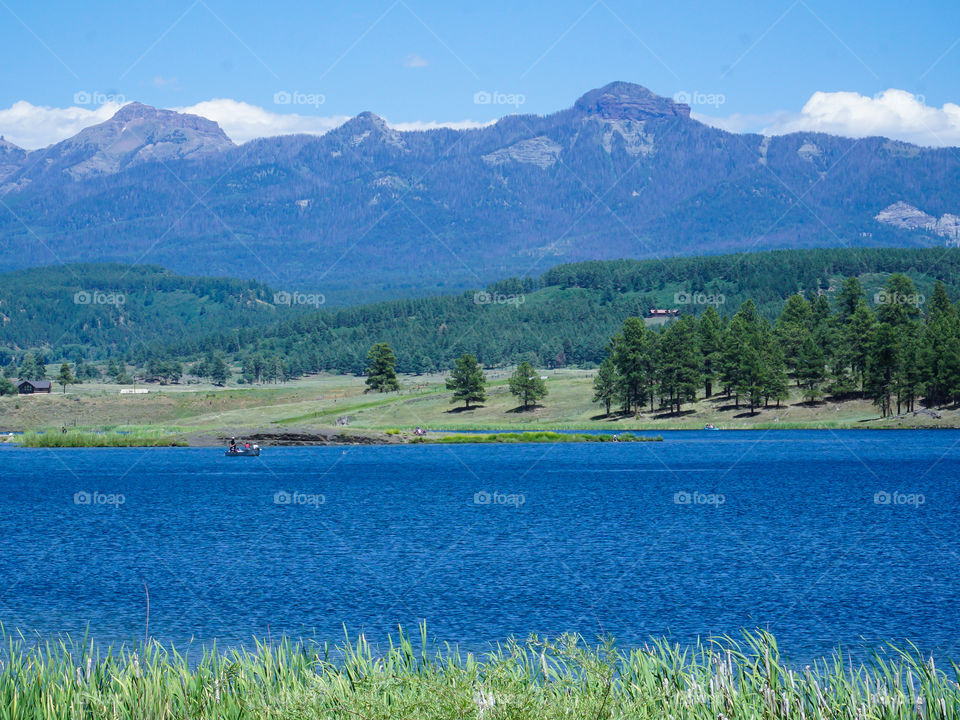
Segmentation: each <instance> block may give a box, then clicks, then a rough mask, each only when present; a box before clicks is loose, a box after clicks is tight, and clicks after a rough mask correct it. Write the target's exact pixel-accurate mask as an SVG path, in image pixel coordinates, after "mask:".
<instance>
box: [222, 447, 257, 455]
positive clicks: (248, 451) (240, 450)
mask: <svg viewBox="0 0 960 720" xmlns="http://www.w3.org/2000/svg"><path fill="white" fill-rule="evenodd" d="M223 454H224V455H226V456H227V457H256V456H257V455H259V454H260V446H259V445H251V446H250V447H248V448H245V447H240V446H239V445H238V446H236V447H233V448H227V450H226V452H224V453H223Z"/></svg>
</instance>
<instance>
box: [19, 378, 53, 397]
mask: <svg viewBox="0 0 960 720" xmlns="http://www.w3.org/2000/svg"><path fill="white" fill-rule="evenodd" d="M17 392H19V393H20V394H21V395H33V394H34V393H48V392H50V381H49V380H21V381H20V384H19V385H17Z"/></svg>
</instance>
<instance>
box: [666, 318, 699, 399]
mask: <svg viewBox="0 0 960 720" xmlns="http://www.w3.org/2000/svg"><path fill="white" fill-rule="evenodd" d="M657 346H658V348H659V353H658V355H657V365H658V375H659V393H660V397H661V401H662V400H663V399H666V400H667V402H668V403H669V406H670V410H671V412H673V411H675V412H677V413H679V412H680V409H681V406H682V404H683V403H684V402H689V401H692V400H696V397H697V387H698V386H699V385H700V350H699V347H698V346H697V331H696V322H695V321H694V319H693V318H692V317H690V316H689V315H686V316H684V317H682V318H680V319H679V320H676V321H674V322H672V323H670V324H669V325H668V326H667V328H666V330H664V331H663V333H662V335H661V336H660V339H659V342H658V343H657Z"/></svg>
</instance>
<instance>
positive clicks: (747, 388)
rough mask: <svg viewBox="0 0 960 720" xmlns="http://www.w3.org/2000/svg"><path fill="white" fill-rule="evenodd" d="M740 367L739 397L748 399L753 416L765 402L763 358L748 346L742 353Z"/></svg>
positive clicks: (738, 376)
mask: <svg viewBox="0 0 960 720" xmlns="http://www.w3.org/2000/svg"><path fill="white" fill-rule="evenodd" d="M738 365H739V368H738V371H737V387H736V391H737V397H738V398H740V397H744V398H746V400H747V403H748V404H749V405H750V414H751V415H752V414H753V413H754V411H755V410H756V408H757V406H759V405H760V403H761V402H762V401H763V391H764V387H765V377H764V367H763V358H762V357H761V355H760V353H759V352H757V349H756V348H755V347H752V346H751V345H746V346H744V348H743V350H742V351H741V352H740V358H739V363H738Z"/></svg>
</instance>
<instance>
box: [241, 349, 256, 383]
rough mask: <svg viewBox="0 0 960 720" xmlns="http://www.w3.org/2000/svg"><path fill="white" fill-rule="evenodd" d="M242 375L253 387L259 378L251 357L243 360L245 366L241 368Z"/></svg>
mask: <svg viewBox="0 0 960 720" xmlns="http://www.w3.org/2000/svg"><path fill="white" fill-rule="evenodd" d="M240 375H241V376H242V377H243V381H244V382H245V383H247V384H248V385H252V384H253V381H254V379H255V378H256V376H257V373H256V370H255V369H254V367H253V358H252V357H250V356H249V355H247V356H246V357H245V358H244V359H243V364H242V365H241V366H240Z"/></svg>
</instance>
